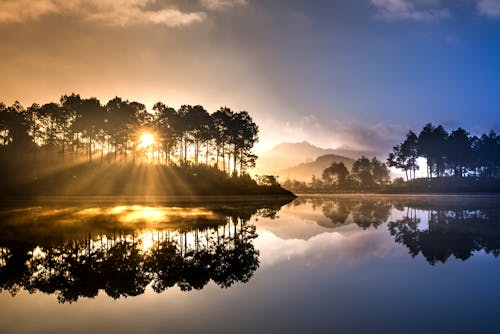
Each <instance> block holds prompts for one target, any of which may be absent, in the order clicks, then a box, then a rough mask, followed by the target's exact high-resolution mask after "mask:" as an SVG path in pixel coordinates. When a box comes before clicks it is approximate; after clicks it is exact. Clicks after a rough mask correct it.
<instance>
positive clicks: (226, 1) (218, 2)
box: [201, 0, 248, 10]
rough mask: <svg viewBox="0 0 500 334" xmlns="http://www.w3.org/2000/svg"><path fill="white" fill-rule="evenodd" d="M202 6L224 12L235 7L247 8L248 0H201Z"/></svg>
mask: <svg viewBox="0 0 500 334" xmlns="http://www.w3.org/2000/svg"><path fill="white" fill-rule="evenodd" d="M201 4H202V5H203V6H204V7H206V8H208V9H211V10H223V9H228V8H231V7H235V6H245V5H247V4H248V0H201Z"/></svg>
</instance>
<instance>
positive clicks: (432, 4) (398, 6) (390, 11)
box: [370, 0, 451, 21]
mask: <svg viewBox="0 0 500 334" xmlns="http://www.w3.org/2000/svg"><path fill="white" fill-rule="evenodd" d="M370 1H371V3H372V4H373V6H375V8H376V9H377V13H376V14H375V16H376V17H377V18H379V19H384V20H408V21H437V20H440V19H443V18H447V17H450V16H451V14H450V12H449V10H448V9H445V8H441V7H439V6H438V5H439V3H438V2H437V1H430V0H425V1H424V0H419V1H413V2H412V1H410V0H370Z"/></svg>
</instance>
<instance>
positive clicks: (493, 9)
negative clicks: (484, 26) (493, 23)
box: [477, 0, 500, 18]
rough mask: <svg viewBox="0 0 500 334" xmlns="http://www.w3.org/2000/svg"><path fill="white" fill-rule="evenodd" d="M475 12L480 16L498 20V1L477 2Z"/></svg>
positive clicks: (480, 0)
mask: <svg viewBox="0 0 500 334" xmlns="http://www.w3.org/2000/svg"><path fill="white" fill-rule="evenodd" d="M477 10H478V12H479V14H481V15H484V16H487V17H491V18H500V0H479V1H478V2H477Z"/></svg>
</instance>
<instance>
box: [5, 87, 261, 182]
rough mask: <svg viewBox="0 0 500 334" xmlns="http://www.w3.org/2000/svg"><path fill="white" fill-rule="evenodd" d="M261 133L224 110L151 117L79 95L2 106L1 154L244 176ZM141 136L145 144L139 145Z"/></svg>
mask: <svg viewBox="0 0 500 334" xmlns="http://www.w3.org/2000/svg"><path fill="white" fill-rule="evenodd" d="M258 130H259V129H258V126H257V125H256V124H255V122H254V121H253V119H252V117H251V116H250V115H249V114H248V112H246V111H240V112H234V111H232V110H231V109H229V108H227V107H222V108H220V109H219V110H217V111H216V112H214V113H211V114H210V113H209V112H208V111H207V110H205V109H204V108H203V107H202V106H200V105H195V106H192V105H183V106H181V107H180V108H179V109H177V110H176V109H174V108H172V107H169V106H167V105H165V104H164V103H162V102H158V103H156V104H155V105H154V107H153V112H152V113H150V112H148V111H147V110H146V107H145V105H144V104H142V103H139V102H130V101H128V100H123V99H122V98H120V97H115V98H114V99H112V100H110V101H108V102H107V103H106V104H102V103H101V102H100V101H99V100H98V99H97V98H94V97H92V98H81V97H80V95H77V94H71V95H63V96H62V97H61V99H60V101H59V102H57V103H55V102H52V103H47V104H43V105H39V104H33V105H31V106H30V107H28V108H24V107H23V106H22V105H21V104H20V103H19V102H16V103H14V104H13V105H12V106H6V105H5V104H3V103H0V151H3V152H2V153H4V154H10V155H12V156H18V155H27V156H29V155H36V156H37V158H40V156H41V157H42V158H41V160H42V162H48V163H52V162H53V161H56V160H57V161H66V162H68V161H76V160H87V161H88V162H92V161H93V160H99V161H101V162H103V161H108V162H113V163H119V162H133V163H136V162H149V163H155V164H164V165H167V166H171V165H174V164H175V165H178V166H179V165H187V164H189V165H195V166H197V165H202V164H203V165H210V166H214V167H216V168H218V169H221V170H223V171H225V172H227V173H229V174H238V173H239V174H240V175H241V174H244V173H245V171H246V170H247V169H248V168H250V167H253V166H254V165H255V160H256V158H257V157H256V156H255V155H254V154H253V153H252V148H253V146H254V144H255V143H256V142H257V141H258ZM144 135H147V136H149V138H148V139H149V141H150V142H149V143H144V142H141V138H142V140H143V138H144ZM153 137H154V140H152V138H153ZM39 160H40V159H39Z"/></svg>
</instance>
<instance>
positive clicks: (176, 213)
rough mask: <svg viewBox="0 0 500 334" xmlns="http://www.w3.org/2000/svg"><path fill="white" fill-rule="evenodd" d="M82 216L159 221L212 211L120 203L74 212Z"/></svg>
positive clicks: (125, 221)
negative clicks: (110, 206)
mask: <svg viewBox="0 0 500 334" xmlns="http://www.w3.org/2000/svg"><path fill="white" fill-rule="evenodd" d="M76 214H77V215H83V216H94V215H98V214H104V215H112V216H115V217H116V218H117V220H118V221H119V222H121V223H135V222H146V223H160V222H169V221H172V220H173V219H176V218H187V217H195V218H196V217H200V218H201V217H203V218H207V217H211V216H213V212H212V211H210V210H207V209H204V208H181V207H153V206H143V205H120V206H115V207H112V208H87V209H84V210H80V211H79V212H77V213H76Z"/></svg>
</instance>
